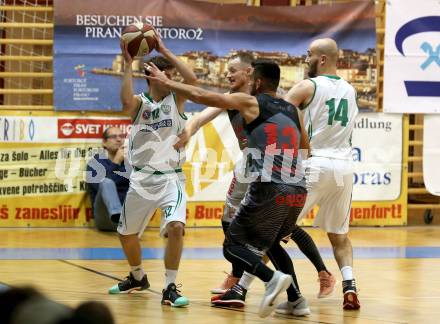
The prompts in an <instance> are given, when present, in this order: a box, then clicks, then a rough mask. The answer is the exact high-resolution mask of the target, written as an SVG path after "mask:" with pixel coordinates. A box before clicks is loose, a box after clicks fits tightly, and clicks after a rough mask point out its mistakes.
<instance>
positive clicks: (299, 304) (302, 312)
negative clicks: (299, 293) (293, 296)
mask: <svg viewBox="0 0 440 324" xmlns="http://www.w3.org/2000/svg"><path fill="white" fill-rule="evenodd" d="M275 313H277V314H285V315H294V316H306V315H310V308H309V306H308V305H307V300H306V299H305V298H304V297H299V298H298V299H297V300H295V301H294V302H290V301H285V302H284V303H281V304H279V305H278V306H277V308H276V309H275Z"/></svg>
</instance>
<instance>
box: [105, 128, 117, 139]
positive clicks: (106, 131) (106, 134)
mask: <svg viewBox="0 0 440 324" xmlns="http://www.w3.org/2000/svg"><path fill="white" fill-rule="evenodd" d="M112 128H118V129H119V127H118V126H110V127H107V128H106V129H105V130H104V132H103V133H102V138H103V139H105V140H106V139H108V137H109V136H110V135H109V134H108V132H109V131H110V129H112Z"/></svg>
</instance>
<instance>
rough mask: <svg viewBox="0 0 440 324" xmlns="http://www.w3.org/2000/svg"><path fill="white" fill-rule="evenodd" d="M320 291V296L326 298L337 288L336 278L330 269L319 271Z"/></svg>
mask: <svg viewBox="0 0 440 324" xmlns="http://www.w3.org/2000/svg"><path fill="white" fill-rule="evenodd" d="M318 277H319V278H318V281H319V293H318V298H325V297H328V296H330V295H331V293H332V292H333V290H334V289H335V285H336V279H335V277H334V276H333V275H332V274H331V273H330V272H328V271H326V270H323V271H320V272H319V273H318Z"/></svg>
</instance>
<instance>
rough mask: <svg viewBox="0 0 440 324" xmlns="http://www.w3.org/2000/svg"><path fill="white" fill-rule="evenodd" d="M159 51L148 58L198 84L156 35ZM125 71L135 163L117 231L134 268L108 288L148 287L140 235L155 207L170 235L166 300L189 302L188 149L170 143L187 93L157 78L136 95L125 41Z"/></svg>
mask: <svg viewBox="0 0 440 324" xmlns="http://www.w3.org/2000/svg"><path fill="white" fill-rule="evenodd" d="M157 42H158V45H157V48H156V50H157V51H158V52H159V53H160V54H162V56H156V57H153V58H152V59H150V61H151V62H154V63H155V64H156V66H158V68H159V69H160V70H161V71H163V75H164V77H165V78H170V77H171V76H172V74H173V73H174V71H175V70H177V72H179V73H180V75H181V76H182V77H183V80H184V82H186V83H188V84H195V83H196V81H197V78H196V76H195V75H194V73H193V72H192V70H191V69H190V68H189V67H187V66H186V65H185V64H184V63H183V62H182V61H180V60H179V59H178V58H177V57H176V56H175V55H174V54H173V53H172V52H171V51H170V50H168V49H167V48H166V47H165V45H164V44H163V42H162V40H161V39H160V37H159V36H157ZM121 48H122V53H123V56H124V59H125V71H124V77H123V81H122V87H121V101H122V105H123V109H124V111H125V112H126V113H128V114H129V115H130V116H131V117H132V120H133V128H132V130H131V132H130V138H129V159H130V163H131V164H132V167H133V172H132V173H131V175H130V188H129V190H128V193H127V198H126V200H125V203H124V206H123V209H122V213H121V219H120V221H119V226H118V232H119V234H120V236H119V237H120V240H121V244H122V247H123V249H124V252H125V255H126V257H127V260H128V263H129V265H130V267H131V271H130V274H129V276H128V277H127V278H126V279H125V280H124V281H122V282H120V283H118V284H117V285H115V286H113V287H112V288H110V290H109V293H111V294H116V293H123V292H130V291H132V290H143V289H147V288H148V287H149V282H148V279H147V275H146V274H145V272H144V269H143V267H142V254H141V245H140V242H139V236H141V235H142V233H143V231H144V229H145V227H146V226H147V224H148V222H149V221H150V219H151V217H152V216H153V214H154V212H155V210H156V208H160V209H161V210H162V222H161V226H160V234H161V236H165V237H167V238H168V240H167V246H166V249H165V256H164V263H165V285H164V289H163V292H162V293H163V296H162V304H165V305H171V306H175V307H178V306H186V305H188V304H189V301H188V299H187V298H186V297H184V296H182V295H181V294H180V291H179V290H177V288H176V284H175V282H176V276H177V271H178V268H179V263H180V258H181V254H182V247H183V234H184V226H185V222H186V197H185V179H184V176H183V173H182V169H181V167H182V164H183V163H184V158H185V154H184V152H182V150H175V149H174V148H173V147H172V145H173V144H174V143H175V140H176V139H177V137H176V135H177V134H179V133H180V132H181V131H182V129H183V127H184V124H185V120H186V116H185V115H184V111H183V109H184V102H185V97H184V96H182V95H180V94H175V93H173V92H171V91H170V90H169V89H168V88H165V87H163V86H162V85H161V84H160V83H158V82H156V81H155V80H147V82H148V92H144V93H142V94H139V95H133V87H132V67H131V65H132V61H133V60H132V58H131V57H130V55H129V54H128V51H127V47H126V45H124V44H121Z"/></svg>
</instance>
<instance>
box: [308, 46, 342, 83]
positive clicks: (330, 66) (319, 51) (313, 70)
mask: <svg viewBox="0 0 440 324" xmlns="http://www.w3.org/2000/svg"><path fill="white" fill-rule="evenodd" d="M338 56H339V50H338V45H337V44H336V42H335V41H334V40H333V39H331V38H321V39H317V40H314V41H313V42H312V43H311V44H310V47H309V50H308V56H307V60H306V62H307V63H308V64H309V76H310V77H315V76H317V75H320V74H335V73H336V62H337V61H338Z"/></svg>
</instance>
